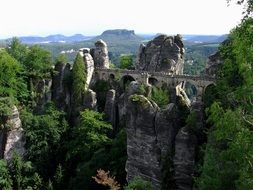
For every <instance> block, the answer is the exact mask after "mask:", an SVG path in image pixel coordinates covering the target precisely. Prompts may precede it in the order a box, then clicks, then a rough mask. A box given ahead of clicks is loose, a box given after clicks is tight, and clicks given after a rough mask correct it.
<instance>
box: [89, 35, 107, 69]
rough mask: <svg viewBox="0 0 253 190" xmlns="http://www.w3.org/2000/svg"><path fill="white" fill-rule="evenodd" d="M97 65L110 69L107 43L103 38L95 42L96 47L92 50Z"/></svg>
mask: <svg viewBox="0 0 253 190" xmlns="http://www.w3.org/2000/svg"><path fill="white" fill-rule="evenodd" d="M90 53H91V55H92V57H93V60H94V64H95V67H100V68H104V69H109V56H108V49H107V44H106V43H105V42H104V41H103V40H98V41H97V42H96V43H95V48H94V49H91V51H90Z"/></svg>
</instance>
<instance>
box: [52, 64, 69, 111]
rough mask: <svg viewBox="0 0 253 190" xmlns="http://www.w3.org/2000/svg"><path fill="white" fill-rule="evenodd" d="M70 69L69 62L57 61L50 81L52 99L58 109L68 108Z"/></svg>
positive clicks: (67, 109)
mask: <svg viewBox="0 0 253 190" xmlns="http://www.w3.org/2000/svg"><path fill="white" fill-rule="evenodd" d="M70 69H71V66H70V64H69V63H57V64H56V65H55V68H54V70H55V73H56V74H55V75H54V76H53V82H52V100H53V101H54V102H55V105H56V106H57V107H58V108H59V109H61V110H65V111H69V110H70V102H71V94H70V91H71V87H70V75H71V70H70Z"/></svg>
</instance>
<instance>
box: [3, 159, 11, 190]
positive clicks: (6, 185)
mask: <svg viewBox="0 0 253 190" xmlns="http://www.w3.org/2000/svg"><path fill="white" fill-rule="evenodd" d="M0 189H2V190H11V189H12V180H11V176H10V173H9V171H8V167H7V164H6V162H5V161H4V160H0Z"/></svg>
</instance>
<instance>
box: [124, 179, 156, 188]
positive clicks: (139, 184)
mask: <svg viewBox="0 0 253 190" xmlns="http://www.w3.org/2000/svg"><path fill="white" fill-rule="evenodd" d="M152 189H153V188H152V184H151V182H149V181H145V180H143V179H142V178H140V177H135V178H134V179H133V180H132V181H130V183H129V184H128V185H127V186H126V187H125V188H124V190H152Z"/></svg>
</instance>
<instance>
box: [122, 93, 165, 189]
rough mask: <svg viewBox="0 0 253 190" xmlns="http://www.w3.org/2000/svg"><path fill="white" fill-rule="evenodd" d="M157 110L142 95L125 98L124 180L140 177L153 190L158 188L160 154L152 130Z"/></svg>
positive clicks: (156, 107)
mask: <svg viewBox="0 0 253 190" xmlns="http://www.w3.org/2000/svg"><path fill="white" fill-rule="evenodd" d="M134 96H136V97H134ZM135 98H137V100H136V99H135ZM158 110H159V108H158V106H157V105H156V104H154V103H152V102H150V101H149V100H148V99H147V98H146V97H145V96H143V95H132V96H130V97H129V100H128V105H127V120H126V122H127V128H126V130H127V155H128V158H127V162H126V171H127V180H128V181H129V180H132V179H133V178H134V177H135V176H140V177H142V178H143V179H146V180H151V181H152V183H153V185H154V189H160V187H161V171H160V169H161V168H160V155H161V150H160V148H159V146H158V144H157V136H156V130H155V116H156V113H157V111H158Z"/></svg>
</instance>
